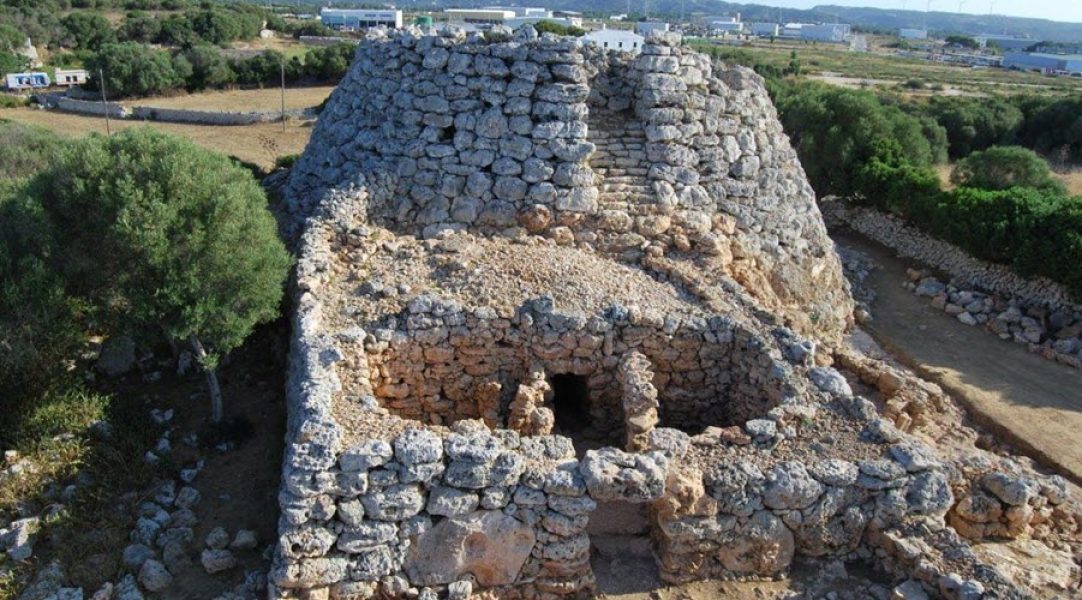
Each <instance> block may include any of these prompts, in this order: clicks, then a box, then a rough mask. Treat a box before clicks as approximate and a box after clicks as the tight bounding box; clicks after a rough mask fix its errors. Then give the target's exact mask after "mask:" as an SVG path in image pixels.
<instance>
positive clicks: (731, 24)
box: [708, 19, 744, 35]
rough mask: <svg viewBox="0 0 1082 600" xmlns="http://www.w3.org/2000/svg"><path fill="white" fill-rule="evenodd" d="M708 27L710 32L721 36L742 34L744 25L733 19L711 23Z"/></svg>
mask: <svg viewBox="0 0 1082 600" xmlns="http://www.w3.org/2000/svg"><path fill="white" fill-rule="evenodd" d="M708 27H709V28H710V30H711V31H714V32H717V33H722V34H734V35H735V34H738V33H744V24H743V23H741V22H740V21H737V20H735V19H730V20H725V21H712V22H711V23H710V24H709V25H708Z"/></svg>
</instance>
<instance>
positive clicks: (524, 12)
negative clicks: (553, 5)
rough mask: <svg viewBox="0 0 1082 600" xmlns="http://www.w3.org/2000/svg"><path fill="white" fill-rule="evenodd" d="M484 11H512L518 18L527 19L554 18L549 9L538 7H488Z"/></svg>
mask: <svg viewBox="0 0 1082 600" xmlns="http://www.w3.org/2000/svg"><path fill="white" fill-rule="evenodd" d="M484 10H501V11H511V12H513V13H515V16H516V17H518V18H526V17H540V18H545V17H551V16H552V11H550V10H549V9H547V8H537V7H534V6H486V7H485V8H484Z"/></svg>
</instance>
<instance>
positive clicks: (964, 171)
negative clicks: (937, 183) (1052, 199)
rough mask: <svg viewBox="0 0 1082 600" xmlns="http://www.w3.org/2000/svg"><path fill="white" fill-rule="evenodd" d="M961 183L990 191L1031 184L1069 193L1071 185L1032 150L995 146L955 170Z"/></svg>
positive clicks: (955, 178)
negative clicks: (1061, 179)
mask: <svg viewBox="0 0 1082 600" xmlns="http://www.w3.org/2000/svg"><path fill="white" fill-rule="evenodd" d="M951 182H952V183H954V184H956V185H958V186H965V187H974V188H982V189H986V190H1006V189H1010V188H1013V187H1028V188H1034V189H1038V190H1043V191H1047V192H1053V193H1058V194H1061V195H1063V194H1066V193H1067V188H1066V186H1064V185H1063V183H1061V182H1060V181H1058V180H1057V179H1056V178H1055V177H1053V176H1052V170H1051V169H1049V168H1048V163H1047V162H1046V161H1045V160H1044V159H1043V158H1041V157H1040V156H1038V155H1037V153H1036V152H1034V151H1032V150H1027V149H1026V148H1022V147H1019V146H993V147H991V148H989V149H987V150H982V151H980V152H974V153H973V154H970V155H969V156H967V157H966V158H964V159H963V160H962V161H960V162H959V163H958V164H957V165H955V167H954V170H953V171H952V172H951Z"/></svg>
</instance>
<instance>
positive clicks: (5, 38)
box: [0, 23, 26, 52]
mask: <svg viewBox="0 0 1082 600" xmlns="http://www.w3.org/2000/svg"><path fill="white" fill-rule="evenodd" d="M25 42H26V36H25V35H23V32H21V31H19V30H18V29H17V28H15V27H12V26H11V25H8V24H7V23H0V52H11V51H12V50H15V49H16V48H20V47H22V45H23V44H24V43H25Z"/></svg>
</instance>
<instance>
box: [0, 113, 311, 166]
mask: <svg viewBox="0 0 1082 600" xmlns="http://www.w3.org/2000/svg"><path fill="white" fill-rule="evenodd" d="M0 119H9V120H12V121H18V122H21V123H29V124H31V125H38V126H40V127H45V128H46V129H51V130H52V131H55V132H56V133H59V134H61V135H66V136H71V137H79V136H83V135H86V134H88V133H90V132H98V133H102V134H104V133H105V121H104V120H103V119H101V118H99V117H88V116H83V115H73V114H68V113H59V112H55V111H46V110H43V109H38V108H4V109H0ZM313 124H314V121H300V120H290V121H289V122H287V123H286V127H285V131H283V130H282V124H281V123H260V124H258V125H243V126H230V127H224V126H213V125H187V124H182V123H154V122H143V121H117V120H115V119H114V120H111V121H110V127H112V130H113V131H119V130H122V129H127V128H129V127H139V126H143V125H145V126H147V127H153V128H155V129H159V130H161V131H165V132H168V133H174V134H177V135H182V136H184V137H187V138H189V139H191V140H192V141H193V142H195V143H197V144H199V145H200V146H203V147H205V148H209V149H211V150H216V151H218V152H222V153H224V154H228V155H230V156H235V157H237V158H239V159H241V160H243V161H245V162H250V163H253V164H256V165H259V167H260V168H261V169H263V170H267V171H269V170H270V169H271V168H272V167H273V166H274V161H275V160H276V159H277V158H278V157H281V156H286V155H289V154H298V153H300V152H301V151H303V150H304V146H305V144H307V143H308V137H309V136H310V135H311V134H312V125H313Z"/></svg>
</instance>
